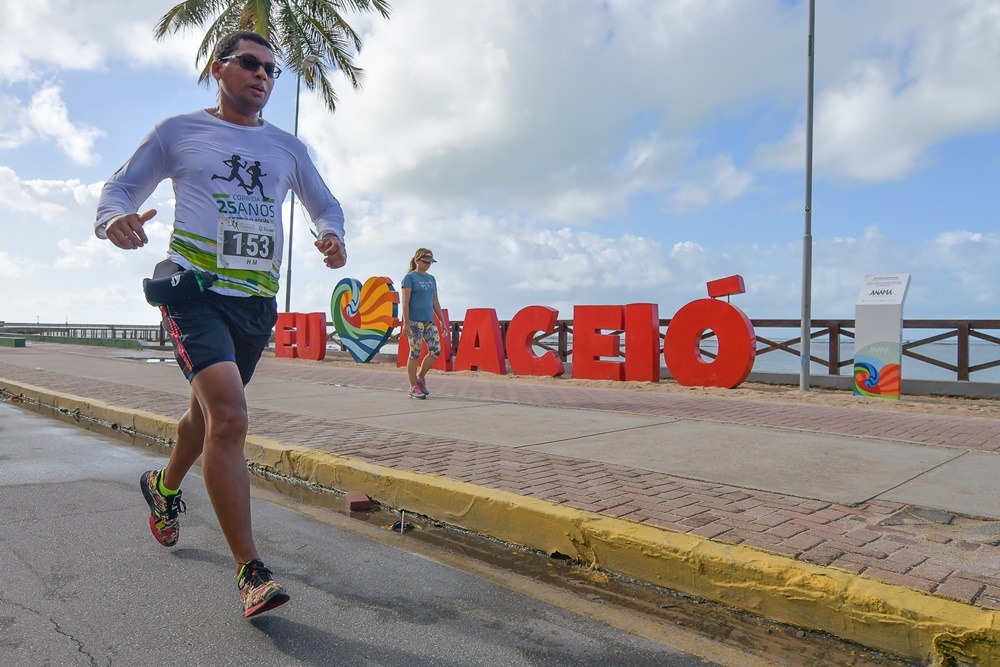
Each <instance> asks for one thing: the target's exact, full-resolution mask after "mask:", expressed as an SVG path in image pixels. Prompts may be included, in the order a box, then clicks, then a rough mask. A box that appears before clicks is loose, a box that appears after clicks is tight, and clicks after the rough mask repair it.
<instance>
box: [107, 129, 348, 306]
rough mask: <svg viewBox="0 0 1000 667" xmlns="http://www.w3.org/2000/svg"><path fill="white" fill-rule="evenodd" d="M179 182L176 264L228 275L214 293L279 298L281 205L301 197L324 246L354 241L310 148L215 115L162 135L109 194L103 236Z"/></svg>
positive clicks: (173, 242) (116, 178)
mask: <svg viewBox="0 0 1000 667" xmlns="http://www.w3.org/2000/svg"><path fill="white" fill-rule="evenodd" d="M168 178H169V179H170V180H171V181H172V182H173V187H174V197H175V200H176V203H175V215H174V228H173V232H172V234H171V236H170V246H169V249H168V251H167V254H168V256H169V257H170V258H171V259H173V260H174V261H175V262H177V263H178V264H180V265H181V266H182V267H184V268H186V269H190V268H198V269H201V270H204V271H211V272H212V273H215V274H217V275H219V280H218V281H216V283H215V284H214V285H213V286H212V288H211V289H212V290H213V291H215V292H219V293H221V294H231V295H236V296H254V295H257V296H274V294H276V293H277V291H278V285H279V282H278V278H279V273H280V269H281V258H282V257H283V256H284V252H283V251H284V234H283V232H282V224H281V203H282V202H283V201H284V200H285V196H286V195H287V194H288V191H289V190H292V191H293V192H295V193H296V194H297V195H298V197H299V199H300V200H301V202H302V205H303V206H304V207H305V209H306V211H307V212H308V214H309V217H310V218H311V219H312V221H313V224H314V225H315V227H316V232H317V234H318V235H319V237H321V238H322V237H323V236H325V235H327V234H336V235H337V236H339V237H340V238H341V240H343V239H344V212H343V209H342V208H341V206H340V202H338V201H337V199H336V198H335V197H334V196H333V194H332V193H331V192H330V189H329V188H328V187H327V186H326V183H324V182H323V179H322V177H321V176H320V175H319V172H318V171H317V169H316V166H315V165H314V164H313V161H312V159H311V158H310V157H309V153H308V151H307V149H306V147H305V144H303V143H302V142H301V141H299V140H298V139H297V138H296V137H294V136H293V135H291V134H290V133H288V132H285V131H284V130H281V129H279V128H277V127H275V126H274V125H271V124H270V123H267V122H264V124H263V125H258V126H255V127H247V126H243V125H234V124H232V123H227V122H225V121H222V120H220V119H218V118H216V117H215V116H213V115H211V114H210V113H208V112H207V111H205V110H199V111H195V112H193V113H188V114H183V115H180V116H174V117H172V118H167V119H166V120H163V121H162V122H160V123H159V124H158V125H157V126H156V127H154V128H153V130H152V132H150V133H149V134H148V135H147V136H146V137H145V138H144V139H143V140H142V142H141V143H140V144H139V147H138V148H137V149H136V151H135V153H134V154H133V155H132V157H130V158H129V160H128V162H126V163H125V164H124V165H123V166H122V167H121V168H120V169H119V170H118V171H117V172H115V174H114V175H113V176H112V177H111V178H110V179H109V180H108V181H107V182H106V183H105V184H104V188H103V190H102V191H101V198H100V201H99V203H98V207H97V219H96V221H95V233H96V234H97V236H98V237H100V238H107V236H106V234H105V226H106V225H107V224H108V223H110V222H111V221H112V220H114V219H115V218H117V217H119V216H121V215H125V214H128V213H134V212H137V211H138V210H139V206H141V205H142V203H143V202H144V201H145V200H146V199H147V198H148V197H149V196H150V195H151V194H152V193H153V190H155V189H156V186H157V185H159V184H160V182H161V181H163V180H165V179H168Z"/></svg>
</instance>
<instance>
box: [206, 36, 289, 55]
mask: <svg viewBox="0 0 1000 667" xmlns="http://www.w3.org/2000/svg"><path fill="white" fill-rule="evenodd" d="M243 40H247V41H249V42H256V43H257V44H260V45H261V46H266V47H267V48H268V49H270V50H271V52H272V53H274V47H273V46H271V43H270V42H269V41H267V40H266V39H264V38H263V37H261V36H260V35H258V34H257V33H255V32H254V31H253V30H234V31H233V32H231V33H228V34H226V35H223V36H222V37H221V38H220V39H219V41H218V43H216V45H215V52H214V53H213V58H214V59H215V60H219V59H221V58H225V57H226V56H229V55H232V53H233V51H235V50H236V47H237V45H239V43H240V42H241V41H243Z"/></svg>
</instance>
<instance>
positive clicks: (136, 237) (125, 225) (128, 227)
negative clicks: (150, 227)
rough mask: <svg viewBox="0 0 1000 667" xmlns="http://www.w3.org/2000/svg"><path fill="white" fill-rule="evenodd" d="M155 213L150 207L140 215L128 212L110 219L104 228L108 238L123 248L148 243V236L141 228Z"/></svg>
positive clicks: (132, 247) (127, 248)
mask: <svg viewBox="0 0 1000 667" xmlns="http://www.w3.org/2000/svg"><path fill="white" fill-rule="evenodd" d="M155 215H156V209H155V208H151V209H149V210H148V211H146V212H145V213H143V214H142V215H140V214H138V213H128V214H126V215H120V216H118V217H117V218H115V219H114V220H112V221H111V224H109V225H108V226H107V227H105V229H104V233H105V234H106V235H107V237H108V240H109V241H111V242H112V243H114V244H115V245H116V246H118V247H119V248H122V249H124V250H135V249H136V248H141V247H142V246H144V245H146V244H147V243H149V237H147V236H146V231H145V230H144V229H143V228H142V226H143V225H144V224H146V222H147V221H149V220H152V219H153V216H155Z"/></svg>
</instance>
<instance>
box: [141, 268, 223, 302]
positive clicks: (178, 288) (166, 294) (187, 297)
mask: <svg viewBox="0 0 1000 667" xmlns="http://www.w3.org/2000/svg"><path fill="white" fill-rule="evenodd" d="M217 278H218V276H217V275H215V274H214V273H209V272H208V271H199V270H197V269H187V270H185V269H182V268H181V266H180V265H179V264H177V263H176V262H173V261H171V260H169V259H165V260H163V261H162V262H160V263H159V264H157V265H156V268H155V269H153V277H152V278H145V279H143V281H142V291H143V293H144V294H145V295H146V301H148V302H149V304H150V305H153V306H182V305H185V304H188V303H191V302H192V301H195V300H196V299H200V298H201V297H202V296H203V295H204V294H205V292H206V291H207V290H208V288H209V287H211V286H212V284H213V283H214V282H215V281H216V279H217Z"/></svg>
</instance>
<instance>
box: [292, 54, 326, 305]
mask: <svg viewBox="0 0 1000 667" xmlns="http://www.w3.org/2000/svg"><path fill="white" fill-rule="evenodd" d="M317 62H319V58H318V57H316V56H313V55H309V56H306V57H305V58H303V59H302V65H301V67H300V69H305V68H306V67H310V68H311V67H313V66H315V65H316V63H317ZM301 87H302V73H301V72H299V74H298V75H296V77H295V131H294V134H295V136H296V137H297V136H299V91H300V90H301ZM294 229H295V192H294V191H292V206H291V208H289V209H288V239H287V242H288V267H287V268H286V269H285V312H286V313H290V312H292V308H291V305H292V231H293V230H294Z"/></svg>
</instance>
